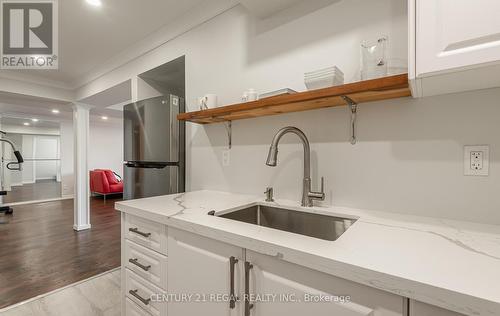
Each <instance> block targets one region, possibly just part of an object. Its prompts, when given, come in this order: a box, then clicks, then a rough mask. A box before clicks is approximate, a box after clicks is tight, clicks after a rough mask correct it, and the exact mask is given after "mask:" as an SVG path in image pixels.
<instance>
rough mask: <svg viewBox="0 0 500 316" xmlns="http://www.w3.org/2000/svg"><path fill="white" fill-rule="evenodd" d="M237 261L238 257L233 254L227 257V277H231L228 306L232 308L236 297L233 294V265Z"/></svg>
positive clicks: (234, 305)
mask: <svg viewBox="0 0 500 316" xmlns="http://www.w3.org/2000/svg"><path fill="white" fill-rule="evenodd" d="M237 263H238V259H236V258H235V257H234V256H231V257H229V278H230V279H231V284H230V291H231V293H230V294H229V296H230V299H229V308H230V309H234V308H235V307H236V300H237V299H238V298H237V297H236V295H235V294H234V266H235V265H236V264H237Z"/></svg>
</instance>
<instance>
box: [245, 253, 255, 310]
mask: <svg viewBox="0 0 500 316" xmlns="http://www.w3.org/2000/svg"><path fill="white" fill-rule="evenodd" d="M252 268H253V265H252V264H251V263H250V262H248V261H245V316H250V310H251V309H252V308H253V304H252V303H251V302H250V270H251V269H252Z"/></svg>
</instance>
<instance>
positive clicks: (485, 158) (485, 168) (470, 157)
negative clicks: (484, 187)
mask: <svg viewBox="0 0 500 316" xmlns="http://www.w3.org/2000/svg"><path fill="white" fill-rule="evenodd" d="M489 169H490V146H488V145H476V146H464V175H466V176H488V175H489V172H490V170H489Z"/></svg>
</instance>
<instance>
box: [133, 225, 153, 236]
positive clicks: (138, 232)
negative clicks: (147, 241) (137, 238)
mask: <svg viewBox="0 0 500 316" xmlns="http://www.w3.org/2000/svg"><path fill="white" fill-rule="evenodd" d="M128 230H129V231H131V232H133V233H135V234H138V235H141V236H144V237H146V238H147V237H149V236H151V233H144V232H141V231H140V230H139V228H137V227H134V228H129V229H128Z"/></svg>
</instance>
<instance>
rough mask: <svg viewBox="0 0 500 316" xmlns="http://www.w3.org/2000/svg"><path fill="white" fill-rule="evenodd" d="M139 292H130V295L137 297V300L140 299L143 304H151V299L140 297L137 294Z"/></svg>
mask: <svg viewBox="0 0 500 316" xmlns="http://www.w3.org/2000/svg"><path fill="white" fill-rule="evenodd" d="M138 291H139V290H137V289H136V290H130V291H128V292H129V293H130V295H132V296H133V297H135V298H136V299H138V300H139V301H141V302H142V304H144V305H148V304H149V302H151V299H150V298H144V297H142V296H140V295H139V294H137V292H138Z"/></svg>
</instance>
